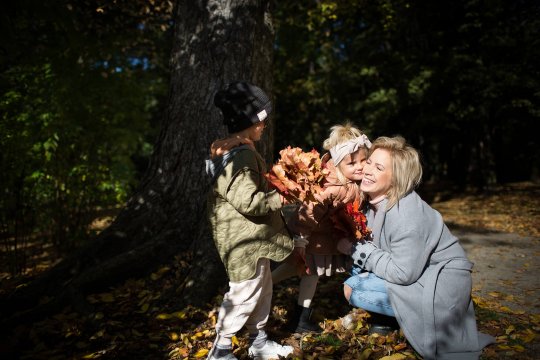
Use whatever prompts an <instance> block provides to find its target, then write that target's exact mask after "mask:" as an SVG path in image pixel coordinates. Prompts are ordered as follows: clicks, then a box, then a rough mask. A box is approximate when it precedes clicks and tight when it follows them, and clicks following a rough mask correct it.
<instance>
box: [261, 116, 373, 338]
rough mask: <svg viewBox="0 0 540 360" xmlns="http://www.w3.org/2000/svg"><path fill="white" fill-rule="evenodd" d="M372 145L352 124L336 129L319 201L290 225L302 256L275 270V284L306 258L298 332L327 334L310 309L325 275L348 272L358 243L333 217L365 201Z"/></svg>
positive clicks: (305, 206) (296, 319)
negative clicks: (312, 318) (365, 178)
mask: <svg viewBox="0 0 540 360" xmlns="http://www.w3.org/2000/svg"><path fill="white" fill-rule="evenodd" d="M370 146H371V143H370V141H369V139H368V138H367V136H366V135H365V134H363V133H362V132H361V131H360V130H359V129H357V128H355V127H353V126H352V125H351V124H349V123H347V124H345V125H336V126H333V127H332V128H331V133H330V136H329V137H328V139H326V140H325V141H324V143H323V148H324V149H325V150H328V151H329V154H328V153H326V154H325V155H324V156H323V157H322V161H323V164H324V165H323V166H325V167H326V168H327V169H328V170H329V172H330V174H329V175H328V176H327V181H328V182H327V184H326V185H325V187H324V191H323V192H322V193H321V194H320V199H319V203H317V204H315V205H313V204H312V203H304V204H302V205H301V206H300V208H299V210H298V212H297V213H296V214H294V215H293V216H292V219H291V221H290V223H289V228H290V230H291V231H292V232H293V233H294V234H296V235H295V237H294V238H295V248H296V249H295V251H296V252H297V254H296V255H297V256H296V257H291V258H289V259H288V261H287V262H284V263H283V264H281V265H280V266H279V267H278V268H277V269H275V270H274V271H273V272H272V280H273V282H274V283H278V282H279V281H281V280H284V279H286V278H288V277H291V276H294V275H297V266H295V265H294V264H291V260H292V259H295V258H296V259H298V258H299V257H300V258H305V266H306V268H307V273H304V274H302V275H301V279H300V288H299V294H298V302H297V306H296V308H295V313H294V315H293V317H292V319H290V325H291V330H293V331H294V332H298V333H304V332H309V331H313V332H320V331H321V329H320V327H319V326H318V325H317V324H315V323H313V322H311V321H310V316H311V309H310V306H311V301H312V299H313V296H314V295H315V290H316V288H317V282H318V280H319V276H321V275H326V276H331V275H332V274H334V273H335V272H345V271H347V269H348V266H347V265H348V264H347V262H348V261H350V258H349V256H348V255H346V254H347V253H348V252H349V251H350V247H351V244H352V239H348V238H347V237H350V236H347V235H345V234H343V232H340V231H338V230H337V229H336V227H335V225H334V222H333V220H332V215H333V214H334V212H335V211H337V210H339V208H340V207H343V206H345V205H346V204H348V203H352V202H354V201H355V200H357V201H359V202H360V200H361V198H360V188H359V186H360V182H361V181H362V177H363V172H362V170H363V168H364V163H365V161H366V157H367V153H368V149H369V147H370ZM340 249H343V251H340ZM293 261H294V260H293Z"/></svg>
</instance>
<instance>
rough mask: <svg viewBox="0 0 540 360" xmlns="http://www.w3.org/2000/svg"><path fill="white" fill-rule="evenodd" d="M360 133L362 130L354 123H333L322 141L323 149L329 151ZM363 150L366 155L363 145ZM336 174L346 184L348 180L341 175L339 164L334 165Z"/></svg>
mask: <svg viewBox="0 0 540 360" xmlns="http://www.w3.org/2000/svg"><path fill="white" fill-rule="evenodd" d="M362 134H363V132H362V131H361V130H360V129H358V128H356V127H354V125H353V124H352V123H350V122H346V123H344V124H343V125H334V126H332V127H331V128H330V135H329V136H328V138H327V139H326V140H324V142H323V149H325V150H326V151H330V149H331V148H333V147H334V146H336V145H338V144H341V143H344V142H347V141H349V140H352V139H356V138H358V137H361V136H362ZM364 151H365V152H366V155H367V153H368V149H367V148H366V147H364ZM336 176H337V178H338V180H339V182H340V183H342V184H343V185H346V184H348V183H349V182H350V181H349V180H348V179H347V178H346V177H345V175H343V172H342V171H341V169H340V168H339V166H336Z"/></svg>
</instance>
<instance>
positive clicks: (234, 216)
mask: <svg viewBox="0 0 540 360" xmlns="http://www.w3.org/2000/svg"><path fill="white" fill-rule="evenodd" d="M235 150H237V151H235V153H234V155H232V156H228V159H227V160H226V161H225V162H224V161H223V158H217V159H213V160H207V171H208V168H209V167H210V168H211V169H212V170H216V169H217V171H208V173H209V174H210V175H211V176H213V180H214V182H213V186H212V189H211V191H210V192H209V193H208V198H207V205H208V207H207V209H208V217H209V220H210V224H211V225H212V233H213V237H214V243H215V244H216V247H217V250H218V252H219V255H220V257H221V260H222V261H223V264H224V265H225V269H226V270H227V274H228V276H229V279H230V281H232V282H240V281H243V280H248V279H251V278H252V277H253V276H254V275H255V272H256V264H257V261H258V260H259V258H268V259H270V260H274V261H278V262H279V261H283V260H284V259H285V258H286V257H287V256H288V255H289V254H290V253H291V252H292V250H293V248H294V245H293V240H292V239H291V237H290V235H289V232H288V230H287V228H286V227H285V222H284V220H283V217H282V215H281V212H280V209H281V207H282V204H281V200H280V198H279V194H278V193H277V192H276V191H268V183H267V181H266V178H265V177H264V174H265V173H266V165H265V163H264V161H263V159H262V158H261V156H260V155H259V154H258V153H257V152H256V151H254V150H252V149H250V148H248V147H242V148H241V149H235Z"/></svg>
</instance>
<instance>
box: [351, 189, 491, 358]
mask: <svg viewBox="0 0 540 360" xmlns="http://www.w3.org/2000/svg"><path fill="white" fill-rule="evenodd" d="M386 203H387V200H384V202H383V204H381V206H380V207H379V209H380V210H379V211H377V214H376V215H375V216H374V211H373V209H370V210H368V211H367V219H368V223H369V224H371V225H370V226H371V227H372V231H373V239H374V240H373V243H371V242H368V243H366V244H363V245H359V246H357V247H356V250H355V255H359V257H358V258H359V261H358V265H360V266H361V267H363V268H364V269H365V270H368V271H371V272H373V273H374V274H375V275H377V276H378V277H380V278H382V279H384V280H385V284H386V288H387V291H388V296H389V298H390V302H391V304H392V308H393V310H394V313H395V314H396V319H397V321H398V323H399V325H400V327H401V328H402V330H403V332H404V334H405V337H406V338H407V340H408V341H409V343H410V344H411V345H412V346H413V348H414V349H415V350H416V351H417V352H418V353H419V354H420V355H422V356H423V357H424V359H478V357H479V356H480V354H481V351H482V348H483V347H485V346H486V345H488V344H489V343H492V342H494V338H492V337H490V336H488V335H485V334H481V333H479V332H478V331H477V327H476V318H475V313H474V307H473V302H472V299H471V290H472V279H471V271H472V267H473V264H472V263H471V262H470V261H469V260H468V259H467V256H466V254H465V251H464V250H463V248H462V247H461V245H460V244H459V242H458V239H457V238H456V237H455V236H453V235H452V234H451V233H450V231H449V229H448V228H447V226H446V225H445V224H444V222H443V219H442V216H441V215H440V214H439V213H438V212H437V211H436V210H434V209H433V208H431V207H430V206H429V205H428V204H427V203H425V202H424V201H423V200H422V199H421V198H420V197H419V196H418V194H417V193H416V192H414V191H413V192H411V193H410V194H408V195H406V196H405V197H403V198H402V199H400V200H399V201H398V203H397V204H395V205H394V206H393V207H392V208H391V209H389V210H388V211H385V208H386ZM355 257H356V256H355Z"/></svg>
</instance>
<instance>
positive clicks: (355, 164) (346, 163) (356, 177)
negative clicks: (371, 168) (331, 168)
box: [338, 149, 366, 181]
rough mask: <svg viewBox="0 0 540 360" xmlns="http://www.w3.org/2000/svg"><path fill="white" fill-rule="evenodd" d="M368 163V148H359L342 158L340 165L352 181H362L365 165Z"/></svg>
mask: <svg viewBox="0 0 540 360" xmlns="http://www.w3.org/2000/svg"><path fill="white" fill-rule="evenodd" d="M365 164H366V150H365V149H359V150H357V151H355V152H353V153H352V154H349V155H347V156H345V157H344V158H343V160H341V162H340V163H339V165H338V167H339V169H340V170H341V172H342V173H343V175H345V177H346V178H347V179H349V180H352V181H362V178H363V177H364V165H365Z"/></svg>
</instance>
